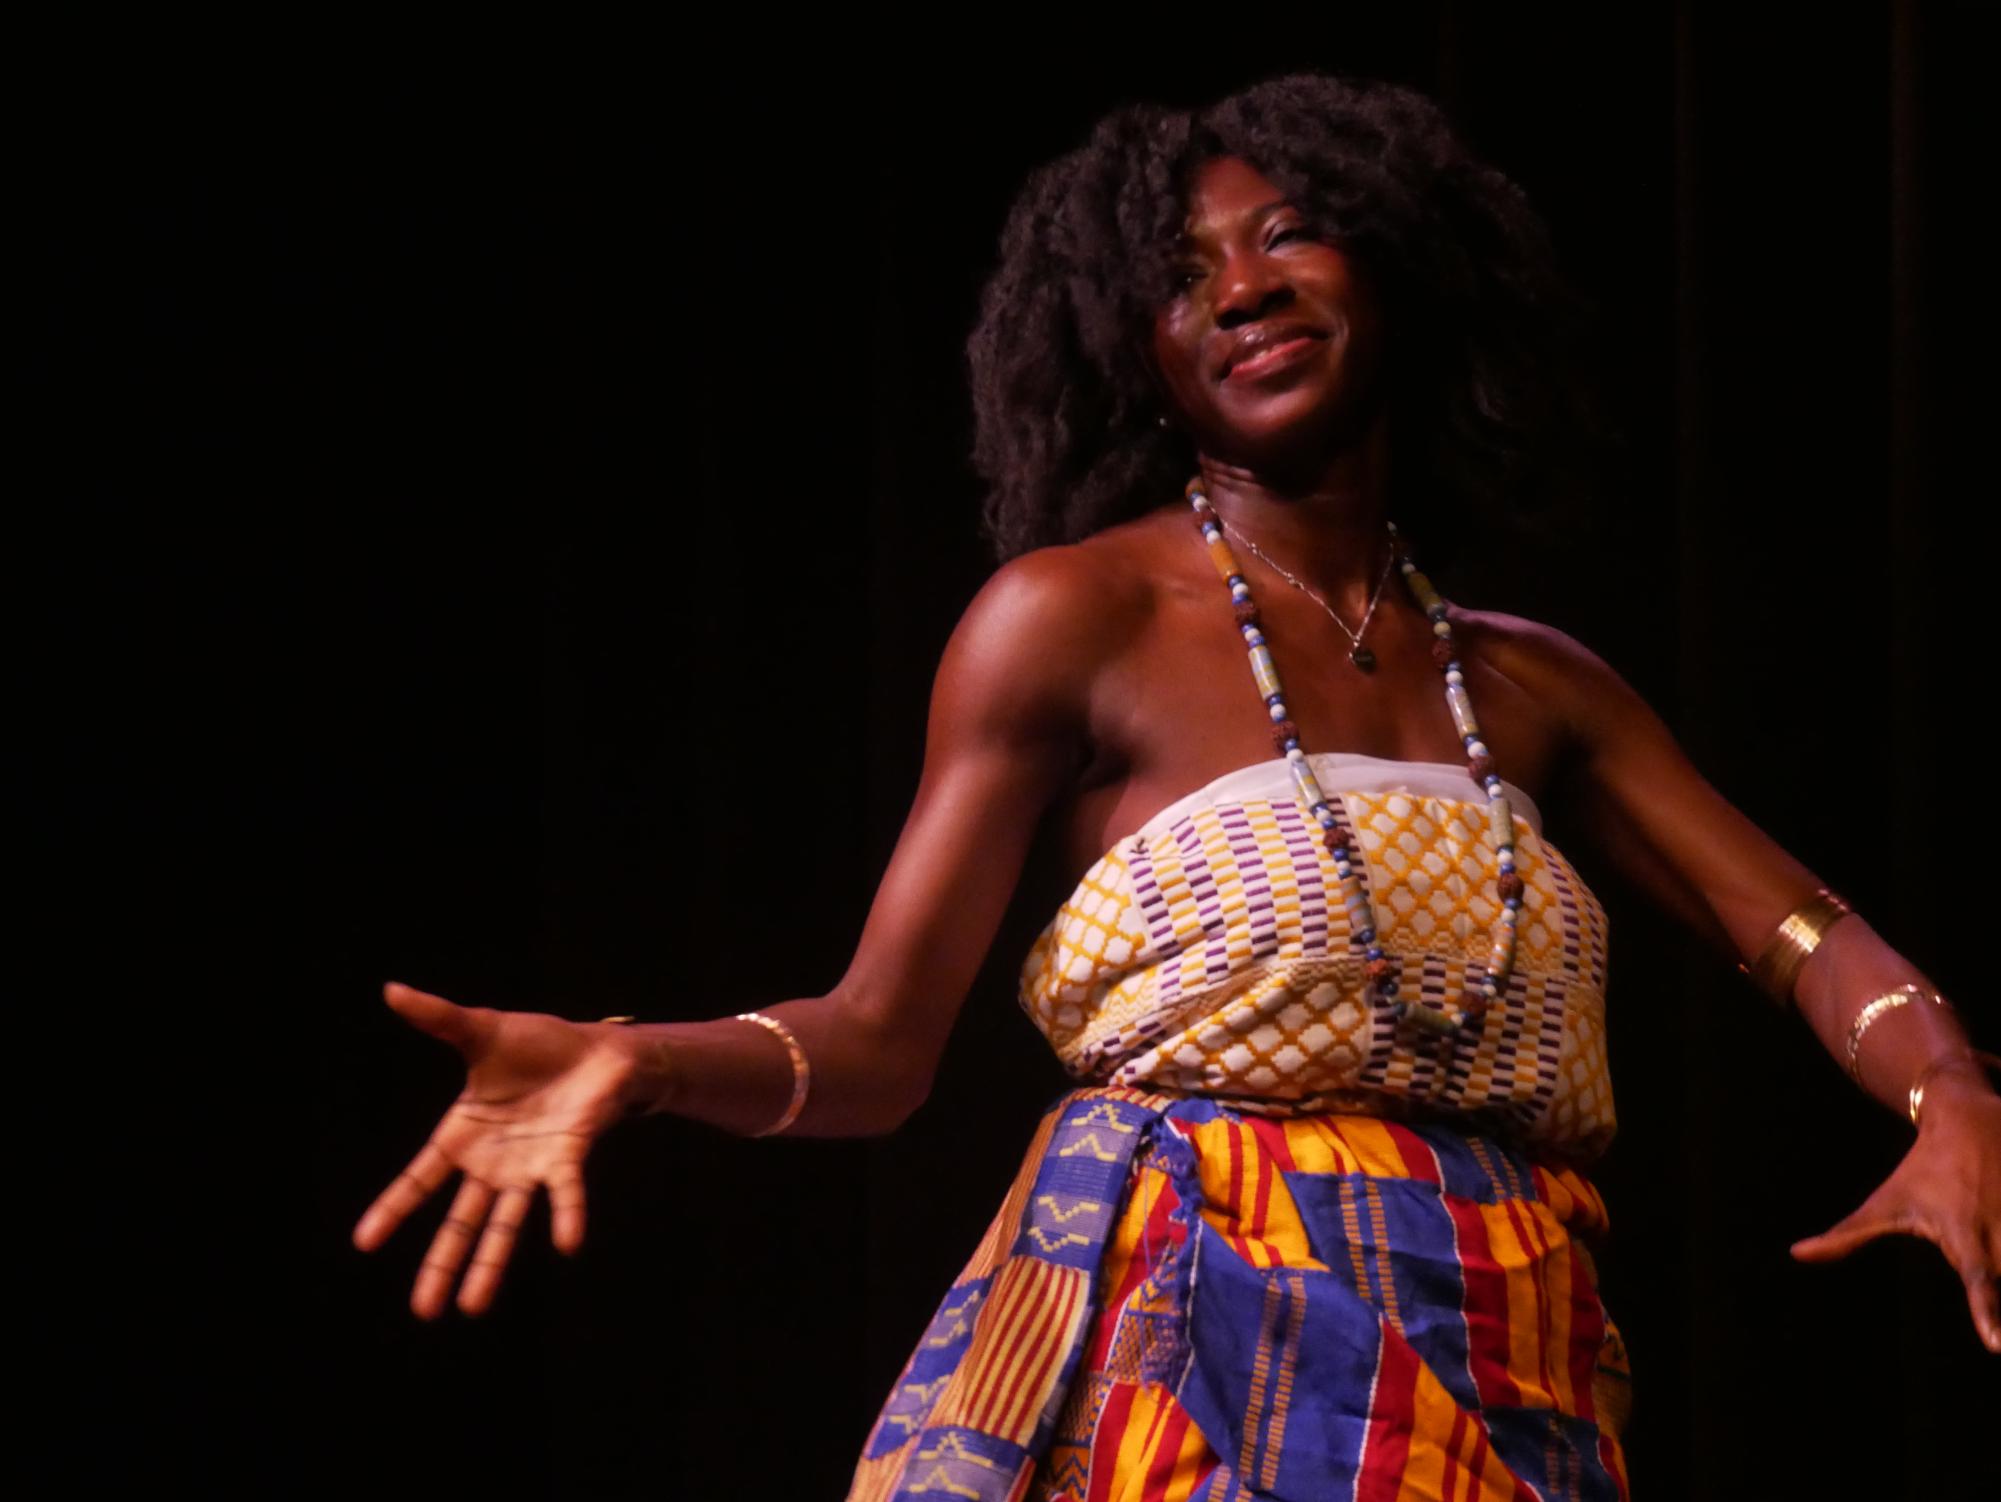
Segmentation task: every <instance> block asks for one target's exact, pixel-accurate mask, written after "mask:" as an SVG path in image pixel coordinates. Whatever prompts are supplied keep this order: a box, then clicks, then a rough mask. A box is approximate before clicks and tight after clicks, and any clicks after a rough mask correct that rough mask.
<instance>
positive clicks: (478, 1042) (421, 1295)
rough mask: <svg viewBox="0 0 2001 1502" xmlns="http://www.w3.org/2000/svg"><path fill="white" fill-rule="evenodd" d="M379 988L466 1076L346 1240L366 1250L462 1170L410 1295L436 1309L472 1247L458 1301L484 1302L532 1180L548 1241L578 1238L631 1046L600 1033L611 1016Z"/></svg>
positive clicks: (413, 1302)
mask: <svg viewBox="0 0 2001 1502" xmlns="http://www.w3.org/2000/svg"><path fill="white" fill-rule="evenodd" d="M382 997H383V1000H384V1001H386V1002H388V1004H389V1005H390V1006H391V1007H392V1008H394V1009H395V1011H396V1012H397V1013H398V1014H399V1015H400V1016H402V1017H403V1018H404V1019H405V1020H406V1021H408V1022H409V1023H410V1024H411V1025H412V1026H414V1027H417V1028H420V1029H422V1030H423V1031H424V1032H427V1033H429V1034H430V1035H431V1036H433V1037H435V1038H440V1039H443V1040H444V1041H445V1042H447V1043H450V1044H452V1045H453V1046H454V1047H456V1048H457V1049H458V1050H459V1052H460V1053H461V1054H462V1055H463V1056H464V1057H465V1061H466V1083H465V1089H464V1090H462V1091H461V1092H460V1094H459V1098H458V1099H457V1100H456V1101H454V1102H453V1103H452V1105H451V1108H450V1109H449V1110H447V1111H446V1112H445V1114H444V1116H443V1118H442V1119H441V1120H440V1121H439V1122H438V1125H437V1128H436V1129H435V1130H434V1131H433V1132H432V1133H431V1139H430V1141H429V1142H427V1143H425V1144H424V1147H423V1150H422V1151H420V1152H419V1153H418V1154H417V1156H416V1157H414V1158H412V1159H411V1160H410V1165H409V1167H407V1168H405V1169H404V1170H403V1172H402V1173H400V1174H398V1175H397V1176H396V1178H395V1180H394V1181H393V1182H391V1183H390V1185H389V1187H388V1188H387V1189H385V1190H383V1191H382V1193H381V1194H379V1195H378V1196H376V1199H375V1202H374V1203H373V1204H371V1205H370V1206H369V1207H368V1210H367V1211H366V1213H364V1214H363V1215H362V1217H361V1219H360V1220H359V1221H358V1222H357V1223H356V1224H355V1228H354V1244H355V1245H356V1246H357V1247H359V1248H360V1249H361V1250H362V1251H364V1252H368V1251H373V1250H374V1249H375V1248H376V1247H378V1246H380V1245H382V1243H383V1242H385V1241H386V1240H388V1239H389V1237H390V1235H391V1234H392V1233H394V1231H395V1230H396V1228H397V1227H398V1226H399V1225H401V1224H402V1223H403V1222H404V1220H406V1219H407V1218H408V1217H409V1215H410V1214H411V1212H412V1211H414V1210H415V1209H416V1208H417V1207H418V1206H419V1205H421V1204H423V1203H424V1201H425V1200H427V1199H429V1198H430V1196H431V1195H432V1194H433V1193H435V1192H436V1191H437V1189H438V1188H439V1187H440V1186H441V1185H443V1184H444V1182H445V1180H446V1179H448V1178H449V1177H450V1176H451V1175H452V1174H453V1173H454V1172H459V1173H463V1174H464V1175H465V1179H464V1182H463V1183H462V1184H461V1185H460V1186H459V1192H458V1195H457V1197H456V1198H455V1199H454V1200H453V1201H452V1206H451V1209H450V1210H449V1211H448V1212H447V1213H446V1215H445V1221H444V1224H443V1225H442V1226H440V1227H439V1228H438V1233H437V1235H436V1237H435V1238H434V1239H433V1240H432V1242H431V1249H430V1251H429V1253H427V1254H426V1256H425V1258H424V1262H423V1266H422V1267H421V1268H420V1269H419V1271H418V1274H417V1282H416V1286H415V1288H414V1289H413V1290H412V1292H411V1296H410V1307H411V1309H412V1311H413V1312H414V1313H415V1314H416V1315H417V1316H418V1317H419V1318H421V1319H432V1318H435V1317H436V1316H437V1315H438V1314H439V1313H441V1312H442V1311H443V1309H444V1307H445V1302H446V1300H447V1299H448V1298H449V1297H450V1295H451V1290H452V1285H453V1283H454V1282H455V1281H457V1279H458V1276H459V1273H460V1271H461V1269H463V1268H465V1267H466V1258H467V1254H468V1253H469V1252H470V1253H472V1262H471V1268H470V1271H469V1272H467V1275H466V1278H465V1282H464V1284H463V1285H462V1286H461V1287H460V1289H459V1296H458V1304H459V1308H460V1309H461V1310H463V1311H464V1312H465V1313H467V1314H481V1313H484V1312H485V1311H486V1310H487V1308H489V1307H490V1306H491V1305H492V1303H493V1297H494V1294H495V1292H496V1290H497V1289H498V1288H499V1286H500V1277H501V1273H502V1272H503V1271H504V1270H505V1269H506V1266H507V1260H508V1258H509V1257H510V1256H511V1255H512V1254H513V1251H514V1245H515V1241H516V1239H517V1237H518V1236H519V1234H520V1230H521V1223H522V1221H523V1220H525V1219H526V1218H527V1215H528V1207H529V1205H530V1204H531V1203H532V1202H533V1200H534V1196H535V1188H536V1186H537V1185H538V1184H541V1185H547V1186H548V1190H549V1202H550V1237H551V1240H553V1241H554V1242H555V1245H556V1248H557V1249H558V1250H559V1251H562V1252H565V1253H573V1252H575V1251H576V1250H577V1248H578V1247H580V1246H581V1245H582V1244H583V1239H584V1173H583V1165H584V1155H585V1154H586V1153H587V1152H589V1150H590V1145H591V1143H592V1142H593V1141H595V1140H596V1138H597V1137H598V1136H599V1135H600V1134H602V1133H603V1132H604V1131H605V1130H606V1129H607V1128H608V1127H610V1126H611V1125H612V1124H613V1123H614V1122H616V1121H617V1120H618V1119H619V1117H620V1115H621V1114H622V1113H623V1111H624V1109H625V1099H626V1097H625V1095H624V1091H625V1087H626V1085H627V1082H628V1081H629V1079H630V1077H631V1074H632V1062H631V1056H630V1054H629V1053H628V1052H627V1051H626V1050H625V1049H624V1048H622V1047H620V1046H618V1043H617V1042H616V1041H615V1040H614V1039H613V1038H612V1037H610V1036H608V1035H609V1034H613V1033H616V1032H617V1031H618V1029H616V1028H615V1027H614V1028H607V1027H605V1026H604V1025H602V1024H590V1023H576V1022H570V1021H567V1020H566V1019H564V1018H561V1017H556V1016H551V1015H549V1014H547V1013H542V1012H507V1011H498V1010H495V1009H492V1008H488V1007H463V1006H458V1005H456V1004H454V1003H452V1002H449V1001H447V1000H445V998H443V997H442V996H433V995H431V994H429V993H428V992H425V991H418V990H414V989H412V988H411V987H409V986H404V985H399V984H397V983H395V982H393V981H392V982H391V983H390V984H388V985H386V986H384V987H383V990H382ZM475 1242H477V1248H476V1250H475Z"/></svg>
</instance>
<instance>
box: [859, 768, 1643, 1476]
mask: <svg viewBox="0 0 2001 1502" xmlns="http://www.w3.org/2000/svg"><path fill="white" fill-rule="evenodd" d="M1313 760H1314V766H1315V771H1316V774H1317V775H1318V776H1319V778H1320V779H1321V782H1322V786H1323V787H1325V788H1326V789H1327V790H1328V791H1329V794H1330V796H1331V795H1332V794H1333V793H1334V790H1335V789H1336V788H1339V789H1340V790H1341V791H1340V795H1339V798H1338V803H1339V805H1340V806H1341V808H1342V810H1343V811H1344V816H1345V817H1346V818H1347V819H1348V820H1349V823H1350V827H1351V829H1353V831H1354V832H1355V835H1356V842H1357V845H1358V847H1359V848H1360V850H1361V851H1362V854H1363V858H1364V864H1365V872H1366V876H1365V879H1366V883H1367V885H1368V888H1369V895H1370V899H1371V904H1372V906H1373V908H1374V910H1375V911H1376V913H1377V914H1378V925H1379V929H1380V932H1381V934H1382V943H1383V946H1384V948H1385V949H1386V950H1388V951H1389V952H1390V953H1391V954H1392V955H1394V956H1395V957H1396V958H1397V960H1398V961H1399V963H1401V964H1402V965H1403V967H1404V994H1406V995H1411V994H1421V995H1423V996H1426V997H1432V996H1437V997H1444V998H1453V997H1456V996H1457V994H1458V988H1459V987H1460V986H1462V985H1464V984H1465V983H1466V982H1467V980H1468V979H1469V977H1477V966H1478V964H1479V961H1480V958H1481V957H1482V956H1483V955H1484V953H1485V949H1486V944H1487V936H1488V933H1489V929H1490V924H1491V920H1492V917H1493V900H1494V899H1493V892H1492V887H1493V882H1492V872H1493V869H1494V861H1493V852H1492V850H1491V848H1489V847H1487V846H1485V845H1484V843H1483V841H1484V838H1485V834H1486V828H1487V825H1486V819H1485V817H1484V810H1483V809H1482V808H1481V807H1480V805H1479V803H1478V802H1476V801H1474V797H1475V790H1474V788H1473V785H1472V783H1471V781H1470V779H1468V778H1467V777H1466V775H1465V771H1464V769H1463V768H1451V767H1445V766H1438V765H1434V764H1430V763H1408V762H1382V761H1377V760H1375V759H1373V758H1368V757H1357V756H1349V755H1344V754H1339V753H1322V754H1319V755H1316V756H1315V757H1314V758H1313ZM1455 777H1456V781H1455V780H1454V778H1455ZM1287 786H1289V776H1288V774H1287V773H1286V772H1285V768H1284V763H1283V762H1276V761H1275V762H1272V763H1269V764H1264V765H1260V766H1256V767H1247V768H1244V769H1242V770H1240V771H1239V772H1236V773H1232V774H1230V775H1229V776H1227V777H1225V778H1220V779H1218V780H1217V781H1216V782H1214V783H1211V784H1210V785H1209V786H1208V787H1206V788H1203V789H1199V790H1197V791H1196V792H1195V793H1192V794H1190V795H1189V796H1188V797H1187V798H1184V799H1182V800H1180V801H1179V802H1178V803H1176V804H1175V805H1173V806H1171V807H1170V808H1168V809H1164V810H1162V811H1161V813H1160V814H1158V815H1156V816H1155V818H1153V819H1151V820H1149V821H1148V823H1147V824H1146V825H1145V826H1143V827H1142V828H1141V829H1140V830H1138V831H1136V832H1135V833H1134V834H1133V835H1131V836H1129V837H1128V838H1127V839H1125V840H1122V841H1121V842H1120V843H1119V844H1118V845H1117V846H1116V847H1114V848H1113V849H1112V850H1111V851H1108V852H1107V853H1106V855H1105V856H1104V857H1102V858H1101V859H1100V860H1099V861H1098V862H1096V863H1095V864H1094V865H1093V866H1092V868H1091V870H1090V871H1089V872H1088V873H1086V875H1085V877H1084V879H1083V881H1082V882H1080V884H1079V886H1078V888H1077V890H1076V891H1075V892H1074V893H1073V894H1072V896H1071V897H1070V899H1069V900H1068V901H1067V902H1066V903H1065V904H1064V906H1063V909H1062V911H1060V912H1059V913H1058V914H1057V916H1056V917H1055V918H1054V919H1053V920H1052V921H1051V923H1050V924H1049V926H1048V927H1047V928H1046V929H1045V930H1044V931H1043V933H1042V935H1041V936H1040V937H1039V938H1038V939H1037V941H1036V943H1035V946H1034V948H1033V950H1032V951H1031V953H1030V955H1029V957H1028V961H1027V963H1026V965H1025V966H1024V968H1023V972H1022V992H1021V1000H1022V1005H1023V1006H1024V1008H1025V1009H1026V1010H1027V1012H1028V1014H1029V1016H1030V1017H1031V1019H1033V1020H1034V1021H1035V1022H1036V1024H1037V1025H1038V1026H1039V1027H1041V1028H1042V1029H1043V1031H1044V1032H1045V1034H1046V1035H1047V1036H1048V1037H1049V1039H1050V1042H1051V1044H1052V1046H1053V1047H1054V1048H1055V1049H1056V1052H1057V1054H1058V1056H1059V1057H1060V1058H1061V1059H1062V1060H1063V1062H1064V1064H1065V1065H1066V1067H1067V1068H1068V1069H1069V1070H1070V1071H1071V1073H1072V1074H1073V1075H1075V1076H1077V1077H1078V1078H1079V1080H1080V1081H1081V1082H1082V1083H1081V1085H1080V1088H1079V1089H1077V1090H1074V1091H1072V1092H1071V1093H1069V1094H1067V1095H1065V1096H1064V1097H1063V1098H1062V1099H1060V1100H1058V1101H1057V1102H1055V1103H1054V1105H1052V1107H1051V1108H1050V1110H1049V1111H1048V1113H1047V1114H1046V1115H1045V1116H1044V1118H1043V1120H1042V1122H1041V1125H1040V1127H1039V1128H1038V1130H1037V1132H1036V1135H1035V1138H1034V1140H1033V1141H1032V1142H1031V1143H1030V1146H1029V1150H1028V1152H1027V1155H1026V1157H1025V1158H1024V1161H1023V1164H1022V1168H1021V1171H1020V1173H1019V1175H1018V1176H1017V1178H1016V1181H1015V1183H1014V1185H1013V1186H1012V1188H1011V1189H1010V1191H1009V1193H1008V1195H1007V1197H1006V1199H1005V1200H1004V1202H1003V1203H1002V1205H1001V1207H1000V1210H999V1211H998V1213H997V1214H996V1216H995V1218H994V1221H993V1223H992V1224H991V1226H990V1227H989V1228H988V1231H987V1234H986V1236H985V1237H984V1238H983V1240H982V1242H981V1244H980V1246H979V1248H978V1249H977V1250H976V1251H975V1253H974V1255H973V1257H972V1259H971V1260H970V1261H969V1262H968V1263H967V1265H966V1268H965V1271H964V1272H963V1273H962V1274H961V1275H960V1277H959V1279H958V1280H957V1281H956V1282H955V1283H954V1285H953V1287H952V1289H951V1290H950V1292H949V1293H948V1294H947V1296H946V1297H945V1299H944V1300H943V1301H942V1302H941V1303H940V1305H939V1306H938V1311H937V1314H936V1315H935V1317H934V1318H933V1320H932V1322H931V1325H930V1327H929V1328H928V1329H927V1330H926V1331H925V1333H924V1335H923V1337H922V1339H921V1340H920V1341H919V1343H918V1346H917V1348H916V1350H915V1351H914V1352H913V1353H912V1355H911V1358H910V1360H909V1362H908V1363H907V1364H906V1366H905V1368H904V1371H903V1372H902V1374H901V1375H900V1377H899V1378H898V1381H897V1383H896V1385H895V1387H894V1389H893V1390H892V1392H891V1394H890V1397H889V1399H888V1401H887V1402H886V1403H885V1404H884V1406H883V1409H882V1411H881V1414H880V1416H879V1418H878V1419H877V1422H876V1424H875V1426H874V1429H873V1430H872V1432H871V1433H870V1435H869V1438H868V1441H867V1444H866V1446H865V1448H864V1451H863V1455H862V1458H861V1460H860V1462H859V1464H858V1466H857V1468H856V1472H855V1478H854V1483H853V1486H852V1489H851V1491H850V1493H849V1498H850V1502H892V1499H904V1498H910V1499H915V1498H920V1497H925V1498H934V1497H953V1498H976V1499H994V1502H1001V1499H1005V1502H1111V1499H1121V1502H1136V1499H1144V1502H1186V1499H1191V1498H1192V1499H1203V1502H1220V1499H1228V1498H1240V1497H1241V1498H1252V1497H1255V1498H1271V1499H1278V1502H1308V1499H1321V1498H1336V1497H1339V1498H1367V1499H1379V1502H1398V1499H1418V1498H1430V1497H1438V1498H1446V1497H1450V1498H1453V1499H1455V1502H1457V1499H1462V1498H1471V1499H1500V1498H1517V1497H1518V1498H1577V1499H1600V1498H1603V1499H1612V1498H1619V1499H1623V1498H1625V1496H1626V1475H1625V1462H1624V1456H1623V1452H1622V1450H1621V1447H1620V1441H1619V1435H1620V1433H1621V1431H1622V1430H1623V1427H1624V1422H1625V1415H1626V1412H1627V1407H1628V1404H1629V1401H1630V1379H1629V1374H1628V1371H1627V1367H1626V1362H1625V1356H1624V1349H1623V1345H1622V1343H1621V1341H1620V1339H1619V1335H1618V1331H1617V1330H1616V1328H1615V1327H1614V1326H1613V1324H1612V1322H1611V1321H1610V1319H1609V1318H1608V1317H1607V1316H1606V1314H1605V1311H1604V1308H1603V1306H1602V1304H1601V1303H1600V1301H1599V1299H1598V1295H1597V1279H1596V1275H1595V1270H1594V1267H1593V1261H1592V1250H1591V1247H1592V1244H1593V1243H1595V1242H1597V1241H1599V1240H1600V1239H1601V1238H1602V1237H1603V1236H1604V1234H1605V1232H1606V1229H1607V1220H1606V1214H1605V1207H1604V1204H1603V1202H1602V1200H1601V1198H1600V1197H1599V1195H1598V1193H1597V1191H1596V1190H1595V1189H1594V1188H1593V1187H1592V1185H1591V1183H1590V1182H1589V1180H1588V1179H1587V1178H1586V1177H1585V1175H1584V1169H1585V1167H1587V1166H1588V1164H1589V1162H1590V1161H1591V1160H1592V1159H1593V1158H1594V1157H1595V1156H1597V1155H1598V1154H1600V1153H1602V1151H1603V1150H1604V1148H1605V1147H1606V1146H1607V1144H1608V1143H1609V1142H1610V1140H1611V1138H1612V1135H1613V1132H1614V1130H1615V1122H1614V1118H1613V1113H1612V1100H1611V1092H1610V1088H1609V1083H1608V1076H1607V1073H1606V1060H1605V1045H1604V1001H1603V993H1604V983H1605V956H1606V949H1605V918H1604V913H1603V911H1602V909H1601V908H1600V907H1599V905H1598V903H1597V901H1596V899H1595V898H1593V897H1592V895H1591V893H1590V892H1589V891H1588V889H1586V888H1585V887H1584V885H1583V883H1582V882H1581V881H1580V880H1579V879H1578V878H1577V875H1576V872H1575V871H1574V870H1572V869H1571V868H1570V866H1569V863H1568V862H1567V861H1566V860H1564V858H1563V857H1562V855H1561V854H1560V853H1559V852H1558V851H1557V850H1556V849H1555V847H1554V846H1552V845H1550V844H1549V843H1548V842H1547V841H1545V840H1544V839H1543V838H1542V836H1541V826H1540V818H1539V816H1538V815H1537V814H1536V812H1535V810H1534V807H1533V805H1532V804H1531V803H1530V802H1529V800H1528V799H1527V798H1526V796H1524V795H1523V794H1521V792H1520V790H1519V789H1510V794H1511V796H1512V798H1513V799H1514V802H1515V806H1516V808H1517V809H1521V810H1523V811H1524V813H1523V816H1522V817H1520V818H1518V820H1517V824H1518V833H1517V847H1518V849H1517V855H1518V869H1520V870H1521V872H1522V874H1523V877H1524V881H1525V883H1526V893H1525V901H1524V907H1523V914H1522V920H1523V921H1522V925H1521V937H1520V944H1519V949H1518V957H1517V961H1516V964H1515V968H1514V971H1513V973H1512V974H1511V976H1510V978H1509V982H1508V986H1507V988H1506V990H1505V991H1504V993H1503V995H1502V998H1501V1002H1500V1004H1498V1005H1496V1006H1495V1007H1494V1008H1493V1009H1492V1010H1491V1011H1490V1012H1489V1014H1488V1016H1487V1018H1486V1019H1485V1020H1484V1022H1483V1023H1482V1024H1481V1025H1480V1027H1479V1028H1478V1029H1477V1030H1469V1032H1468V1035H1466V1036H1463V1037H1448V1038H1443V1039H1429V1040H1426V1039H1417V1040H1413V1039H1411V1038H1410V1037H1408V1036H1407V1035H1406V1034H1404V1033H1402V1032H1400V1031H1399V1030H1398V1029H1397V1028H1396V1026H1395V1020H1394V1018H1393V1017H1391V1016H1390V1015H1388V1013H1387V1011H1386V1010H1384V1011H1381V1012H1377V1011H1375V1010H1373V1009H1372V1008H1371V1007H1370V1006H1369V1003H1368V1000H1367V996H1368V992H1367V988H1366V985H1365V981H1364V977H1363V976H1362V973H1361V970H1360V967H1359V964H1358V963H1357V962H1356V960H1355V959H1354V957H1353V956H1352V954H1351V952H1350V948H1349V945H1348V940H1347V933H1346V929H1345V922H1344V917H1343V914H1342V911H1341V905H1340V903H1339V901H1338V897H1337V899H1336V900H1334V901H1331V902H1330V901H1329V894H1330V893H1336V892H1337V891H1338V888H1337V884H1336V882H1335V878H1334V875H1333V872H1332V869H1331V862H1329V861H1328V859H1327V857H1326V856H1325V855H1324V853H1322V851H1321V849H1320V847H1319V845H1318V844H1317V842H1315V841H1312V840H1310V839H1308V838H1307V837H1306V835H1307V831H1306V829H1305V825H1304V821H1303V819H1302V816H1301V811H1300V809H1299V807H1298V805H1297V803H1296V802H1294V801H1292V800H1291V799H1290V798H1288V797H1287V796H1285V788H1286V787H1287Z"/></svg>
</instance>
